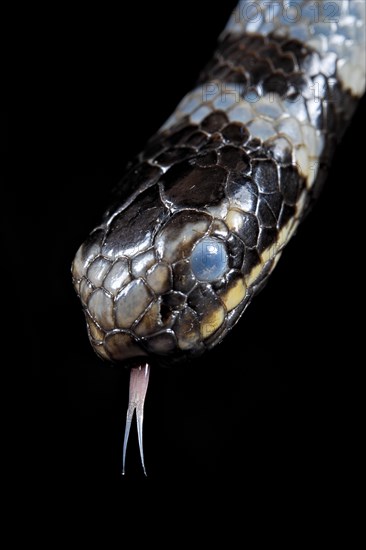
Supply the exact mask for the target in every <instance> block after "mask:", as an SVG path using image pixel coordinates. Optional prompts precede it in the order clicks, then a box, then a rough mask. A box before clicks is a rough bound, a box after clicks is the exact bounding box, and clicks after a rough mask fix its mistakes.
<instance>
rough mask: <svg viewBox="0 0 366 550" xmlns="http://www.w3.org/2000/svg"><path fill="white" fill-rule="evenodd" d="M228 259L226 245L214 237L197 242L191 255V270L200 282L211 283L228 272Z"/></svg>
mask: <svg viewBox="0 0 366 550" xmlns="http://www.w3.org/2000/svg"><path fill="white" fill-rule="evenodd" d="M227 265H228V257H227V252H226V248H225V245H224V243H222V242H221V241H219V240H218V239H213V238H212V237H204V238H203V239H201V240H200V241H198V242H197V244H196V246H195V247H194V249H193V252H192V255H191V268H192V271H193V273H194V275H195V277H196V278H197V279H198V280H199V281H203V282H206V283H210V282H212V281H215V280H216V279H219V278H220V277H222V275H223V274H224V273H225V271H226V270H227Z"/></svg>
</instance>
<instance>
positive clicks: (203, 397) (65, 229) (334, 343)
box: [15, 1, 365, 496]
mask: <svg viewBox="0 0 366 550" xmlns="http://www.w3.org/2000/svg"><path fill="white" fill-rule="evenodd" d="M234 4H235V2H234V3H233V2H231V3H230V2H229V3H227V5H225V7H224V8H220V9H219V8H217V7H215V6H214V5H213V4H212V3H201V4H200V5H197V2H194V1H186V2H184V5H183V4H179V5H178V4H177V5H174V6H173V5H172V6H171V8H168V9H166V11H165V12H164V14H163V11H164V8H162V7H159V6H158V5H156V4H153V3H149V4H144V3H141V2H139V3H138V4H137V3H136V5H135V6H131V5H130V6H129V7H128V8H127V7H122V13H121V12H120V10H121V6H119V8H118V12H117V11H116V12H115V13H114V12H113V11H112V10H111V11H108V12H107V11H104V13H101V9H100V8H95V10H94V11H93V9H92V8H89V11H88V13H83V14H76V13H73V12H69V13H66V14H65V13H60V14H59V16H58V17H57V22H56V21H54V20H51V21H50V22H49V26H48V30H47V31H46V35H47V37H46V38H45V40H46V43H47V44H48V45H49V49H50V52H49V59H48V58H47V60H46V59H45V60H44V64H43V66H42V73H43V74H42V82H44V86H43V91H42V94H43V95H42V99H43V100H44V108H43V112H42V113H41V114H40V116H41V117H42V128H43V133H44V136H43V145H42V150H41V151H40V152H39V153H40V158H41V165H42V167H41V169H40V172H41V173H42V176H41V177H42V180H43V179H44V180H45V183H46V189H47V191H46V192H45V198H44V206H42V209H41V210H42V213H41V215H40V217H39V220H38V221H39V222H40V225H39V228H38V230H37V231H38V232H37V246H38V248H39V250H41V255H37V261H36V262H35V264H34V271H35V275H36V279H38V280H39V278H40V279H41V280H40V292H39V293H36V294H35V298H36V302H35V305H34V308H35V312H36V315H35V318H37V322H36V321H35V322H34V326H33V327H32V332H33V338H32V340H33V344H34V350H33V352H34V363H33V374H34V377H33V380H34V382H35V384H34V391H33V396H34V399H33V405H34V406H35V409H36V412H37V417H36V424H35V425H34V431H35V432H37V433H38V435H39V441H38V440H37V441H38V443H37V445H38V447H36V448H38V449H39V450H40V452H38V450H36V451H35V455H36V457H37V458H36V461H37V464H38V466H39V475H40V476H41V477H42V478H44V477H45V475H46V477H47V483H48V484H49V486H50V487H51V488H52V487H53V488H54V487H58V488H62V489H63V490H65V489H67V490H69V491H71V493H72V494H74V493H75V491H78V490H79V489H80V488H83V490H85V488H86V487H88V488H89V489H91V490H93V489H94V488H96V487H104V488H108V489H110V490H112V491H116V492H117V493H120V494H121V495H123V494H124V492H125V491H127V487H130V486H131V485H134V484H136V483H139V484H143V485H145V486H146V487H147V486H149V485H152V484H153V483H154V482H156V481H158V482H159V484H161V483H162V482H169V484H170V485H171V486H172V487H174V486H175V485H179V484H180V483H181V482H184V483H188V484H189V483H190V482H192V484H193V485H194V484H195V483H196V482H197V480H207V481H209V482H210V484H212V485H215V486H216V484H220V483H226V484H228V486H233V487H236V488H237V487H245V488H246V489H247V490H249V489H254V490H255V491H257V490H258V491H259V492H263V494H265V492H266V491H267V490H268V488H269V487H271V486H273V485H275V486H276V487H277V488H278V489H279V490H282V489H284V488H294V490H295V491H297V492H302V491H311V490H312V489H313V488H316V490H317V491H319V490H321V491H324V494H327V495H328V496H329V495H330V494H334V495H337V494H338V492H339V491H340V489H341V488H342V487H344V486H347V485H348V483H350V478H349V476H350V475H352V473H351V472H352V470H353V461H354V460H356V456H357V439H358V437H357V427H358V420H357V419H358V410H357V407H358V404H359V401H358V400H357V398H356V388H357V386H358V385H359V383H360V370H361V367H360V360H359V359H357V355H356V350H357V348H358V349H360V342H359V339H360V336H358V335H357V334H359V331H358V326H357V321H356V320H355V315H354V308H355V306H356V309H357V302H358V299H357V296H358V292H359V290H358V285H357V280H358V277H359V273H360V271H361V268H360V261H361V257H360V252H361V250H362V249H361V248H360V247H359V246H358V242H359V240H357V239H359V236H360V232H361V231H363V224H362V222H361V218H360V216H359V214H356V212H357V211H358V212H359V211H360V209H358V208H357V206H358V205H357V196H358V189H359V188H360V187H361V186H362V185H363V183H362V182H363V180H364V174H363V167H364V151H363V149H364V146H363V143H362V140H360V139H359V138H358V137H356V136H357V134H358V133H359V134H361V135H362V134H363V132H364V122H363V120H364V114H365V101H363V102H362V104H361V105H360V108H359V110H358V111H357V113H356V116H355V118H354V121H353V123H352V126H351V127H350V128H349V130H348V132H347V134H346V136H345V138H344V141H343V143H342V144H341V146H340V147H339V150H338V153H337V155H336V158H335V161H334V163H333V166H332V169H331V173H330V176H329V179H328V182H327V184H326V187H325V189H324V192H323V194H322V196H321V198H320V200H319V202H318V204H317V206H316V207H315V209H314V211H313V213H312V214H311V215H310V216H309V217H308V218H307V220H306V221H305V222H304V224H303V225H302V226H301V229H300V230H299V232H298V234H297V236H296V237H295V238H294V239H293V241H292V242H291V243H290V244H289V246H288V247H287V250H286V252H285V253H284V254H283V257H282V259H281V261H280V263H279V265H278V267H277V269H276V271H275V273H274V274H273V275H272V277H271V280H270V282H269V284H268V286H267V287H266V289H265V290H264V291H263V293H261V295H259V296H258V297H257V298H256V300H255V301H254V303H253V304H252V305H251V307H250V308H249V309H248V311H247V312H246V314H245V316H244V317H243V319H242V320H241V322H240V323H239V325H238V326H237V327H236V328H235V329H234V331H233V332H232V333H231V334H230V335H229V336H228V337H227V338H226V340H225V341H224V343H223V344H222V345H220V346H219V347H217V348H216V349H215V350H214V351H213V352H211V353H207V354H206V355H204V356H203V357H202V358H201V359H199V360H198V361H197V362H196V363H195V364H192V365H190V366H182V367H174V368H172V369H156V370H154V371H153V372H152V373H151V378H150V387H149V392H148V395H147V400H146V405H145V426H144V442H145V459H146V466H147V471H148V478H147V479H146V480H145V479H144V477H143V473H142V470H141V467H140V463H139V457H138V449H137V441H136V434H135V431H134V430H133V431H132V433H131V440H130V445H129V450H128V459H127V474H128V475H127V476H126V477H125V478H122V477H121V475H120V471H121V452H122V440H123V430H124V417H125V411H126V407H127V398H128V372H127V371H126V370H124V369H119V368H115V367H114V368H110V367H109V366H108V365H106V364H103V363H102V362H101V361H100V360H99V359H98V358H97V357H96V356H95V355H94V353H93V351H92V349H91V346H90V344H89V342H88V339H87V335H86V328H85V321H84V318H83V314H82V311H81V307H80V304H79V302H78V300H77V298H76V296H75V295H74V290H73V288H72V284H71V276H70V264H71V261H72V258H73V256H74V254H75V252H76V250H77V248H78V246H79V244H80V243H81V242H82V241H83V240H84V239H85V237H86V236H87V234H88V232H89V231H90V230H91V229H92V228H93V227H94V226H95V225H96V224H97V223H98V221H99V219H100V215H101V214H102V212H103V210H104V208H105V207H106V206H107V205H108V193H109V190H110V189H111V187H112V186H113V185H115V183H116V182H118V180H119V179H120V177H121V175H122V174H123V170H124V165H125V164H126V162H127V161H128V160H129V159H130V158H131V157H133V155H134V154H136V153H137V152H138V151H139V150H141V149H142V148H143V146H144V143H145V142H146V140H147V139H148V138H149V137H150V136H151V135H152V134H153V133H154V132H155V131H156V129H157V128H159V126H160V125H161V124H162V123H163V122H164V121H165V119H166V118H167V117H168V116H169V115H170V114H171V112H172V111H173V110H174V108H175V106H176V104H177V103H178V102H179V100H180V99H181V98H182V97H183V95H184V94H185V93H187V92H188V91H189V90H191V89H192V87H193V86H194V83H195V80H196V78H197V75H198V73H199V71H200V69H201V68H202V67H203V65H204V64H205V62H206V61H207V60H208V59H209V57H210V55H211V53H212V51H213V49H214V47H215V42H216V38H217V36H218V34H219V32H220V31H221V29H222V28H223V26H224V24H225V21H226V19H227V17H228V16H229V14H230V11H231V8H232V7H233V6H234ZM163 15H164V19H163ZM127 29H128V30H129V36H127ZM168 51H169V52H170V57H169V59H168V57H167V52H168ZM362 117H363V120H362ZM42 159H43V160H42ZM361 210H362V209H361ZM17 258H18V260H15V261H17V262H18V266H19V269H21V265H20V260H19V256H17ZM37 262H38V263H37ZM39 262H41V263H42V266H40V264H39ZM40 267H41V269H40ZM40 274H41V276H40ZM361 291H362V287H361ZM40 296H41V298H40ZM32 324H33V323H32ZM143 485H141V486H143Z"/></svg>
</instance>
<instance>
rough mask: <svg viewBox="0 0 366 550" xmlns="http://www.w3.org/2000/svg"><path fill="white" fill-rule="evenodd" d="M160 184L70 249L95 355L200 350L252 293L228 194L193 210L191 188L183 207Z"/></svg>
mask: <svg viewBox="0 0 366 550" xmlns="http://www.w3.org/2000/svg"><path fill="white" fill-rule="evenodd" d="M231 187H232V185H231ZM166 189H167V186H165V187H162V185H161V183H159V185H155V186H152V187H151V188H149V189H146V190H144V191H143V192H140V193H138V194H137V195H136V196H135V197H134V198H132V199H131V200H130V201H129V202H127V203H124V205H123V207H121V208H119V209H116V210H115V211H114V212H112V213H111V212H109V213H108V215H107V217H106V219H105V222H104V223H103V224H102V225H101V226H99V227H98V228H97V229H95V230H94V231H93V232H92V233H91V234H90V236H89V237H88V239H87V240H86V241H85V242H84V243H83V244H82V246H81V247H80V248H79V250H78V252H77V254H76V256H75V259H74V262H73V266H72V274H73V282H74V286H75V289H76V292H77V294H78V296H79V297H80V300H81V302H82V305H83V308H84V312H85V316H86V320H87V326H88V333H89V338H90V341H91V343H92V345H93V348H94V350H95V351H96V352H97V354H98V355H99V356H101V357H102V358H103V359H106V360H111V361H113V362H122V361H126V360H127V361H131V360H140V359H143V358H144V357H145V358H146V356H149V358H152V357H153V356H157V357H158V361H159V362H162V363H164V362H170V361H171V360H172V359H174V360H175V359H179V358H180V357H182V358H183V357H187V356H195V355H199V354H200V353H202V352H203V351H204V350H205V349H209V348H211V347H213V346H214V345H215V344H216V343H218V342H219V341H220V340H221V339H222V338H223V337H224V336H225V334H226V333H227V331H228V330H229V329H230V328H231V327H232V326H233V325H234V324H235V323H236V321H237V320H238V319H239V317H240V315H241V313H242V312H243V311H244V309H245V306H246V305H247V304H248V301H249V299H250V296H251V292H250V291H249V290H248V288H247V283H246V280H245V277H244V275H243V265H244V263H245V261H246V260H245V257H244V256H245V254H244V253H245V246H244V243H243V240H242V239H240V238H239V237H238V234H237V232H235V231H233V230H232V229H231V228H230V227H229V225H230V223H231V224H232V225H233V224H234V223H236V225H240V220H239V218H240V213H239V211H235V210H230V202H229V201H228V199H227V197H226V196H223V197H222V196H220V197H219V200H216V201H215V197H214V200H211V206H210V208H198V205H195V204H194V200H193V201H192V193H191V194H190V195H188V199H187V205H182V206H181V205H178V206H177V205H174V204H173V205H172V200H170V198H171V197H169V196H167V193H166ZM162 191H165V194H164V193H163V192H162ZM248 192H249V191H248ZM201 196H202V194H201ZM193 199H194V197H193ZM211 199H212V197H211ZM188 202H189V203H190V204H193V205H194V208H192V207H191V208H189V207H188ZM230 220H231V222H230ZM244 221H245V220H244ZM244 221H243V220H241V222H242V224H243V223H244ZM248 258H249V256H248V254H247V256H246V259H247V260H248Z"/></svg>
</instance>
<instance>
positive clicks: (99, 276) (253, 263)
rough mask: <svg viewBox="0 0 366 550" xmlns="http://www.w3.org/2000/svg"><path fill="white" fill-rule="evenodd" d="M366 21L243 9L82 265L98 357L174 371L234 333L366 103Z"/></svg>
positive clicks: (83, 294)
mask: <svg viewBox="0 0 366 550" xmlns="http://www.w3.org/2000/svg"><path fill="white" fill-rule="evenodd" d="M365 19H366V17H365V3H364V1H363V0H334V1H331V2H314V1H313V0H291V1H288V0H279V1H277V2H268V1H263V0H259V1H256V2H251V1H249V0H243V1H241V2H239V4H238V6H237V8H236V10H235V11H234V13H233V14H232V16H231V18H230V20H229V22H228V24H227V26H226V27H225V29H224V31H223V33H222V34H221V36H220V39H219V43H218V47H217V50H216V52H215V53H214V56H213V58H212V60H211V61H210V62H209V63H208V65H207V66H206V67H205V68H204V70H203V71H202V73H201V75H200V77H199V81H198V84H197V87H196V88H195V89H194V90H193V91H192V92H190V93H189V94H187V95H186V97H185V98H184V99H183V100H182V101H181V103H180V104H179V105H178V107H177V109H176V110H175V112H174V113H173V115H172V116H171V117H170V118H169V119H168V121H167V122H166V123H165V124H164V125H163V126H162V128H161V129H160V130H159V131H158V132H157V133H156V135H154V136H153V137H152V138H151V139H150V141H149V142H148V144H147V146H146V148H145V150H144V151H143V152H142V153H141V154H139V155H138V157H137V158H136V159H135V160H134V161H133V162H132V163H131V164H130V165H129V167H128V169H127V171H126V173H125V175H124V177H123V180H122V181H121V183H120V185H119V187H118V192H117V198H116V201H115V202H114V204H113V205H112V206H111V208H109V209H108V211H107V212H106V213H105V215H104V218H103V220H102V223H101V224H100V225H99V226H98V227H97V228H96V229H94V231H92V233H91V234H90V236H89V237H88V239H87V240H86V241H85V242H84V243H83V244H82V245H81V247H80V248H79V250H78V252H77V254H76V257H75V259H74V262H73V267H72V275H73V283H74V286H75V289H76V292H77V294H78V296H79V297H80V300H81V302H82V305H83V309H84V312H85V316H86V320H87V326H88V334H89V338H90V341H91V343H92V346H93V348H94V350H95V351H96V353H97V354H98V355H99V356H100V357H101V358H102V359H105V360H107V361H112V362H116V363H119V362H125V361H127V362H131V361H132V362H134V361H140V360H143V359H146V360H149V361H150V360H152V361H154V358H155V359H156V360H157V362H158V363H171V362H172V361H175V360H178V359H184V358H187V357H189V356H197V355H199V354H201V353H202V352H204V351H205V350H206V349H210V348H212V347H214V346H215V345H216V344H218V343H219V342H220V341H221V340H222V339H223V338H224V337H225V335H226V334H227V333H228V332H229V331H230V330H231V329H232V328H233V326H234V325H235V324H236V323H237V321H238V320H239V318H240V317H241V315H242V314H243V312H244V311H245V309H246V308H247V306H248V305H249V303H250V302H251V300H252V299H253V297H254V296H255V295H256V294H257V293H258V292H259V291H260V290H261V289H262V288H263V286H264V285H265V283H266V281H267V280H268V277H269V275H270V274H271V272H272V271H273V269H274V268H275V266H276V264H277V262H278V260H279V258H280V256H281V253H282V251H283V249H284V247H285V246H286V244H287V243H288V241H289V240H290V238H291V236H292V235H293V234H294V233H295V231H296V229H297V227H298V225H299V223H300V222H301V220H302V219H303V218H304V216H305V215H306V213H307V212H308V211H309V209H310V208H311V206H312V204H313V202H314V200H315V199H316V198H317V196H318V194H319V190H320V189H321V186H322V182H323V181H324V176H325V174H326V171H327V167H328V166H329V163H330V161H331V158H332V155H333V153H334V150H335V147H336V145H337V142H338V141H339V140H340V138H341V136H342V134H343V132H344V130H345V128H346V127H347V123H348V121H349V120H350V118H351V116H352V114H353V112H354V109H355V107H356V105H357V101H358V99H359V98H360V97H361V96H362V94H363V93H364V91H365V82H366V77H365Z"/></svg>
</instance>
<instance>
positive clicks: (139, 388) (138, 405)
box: [122, 363, 150, 476]
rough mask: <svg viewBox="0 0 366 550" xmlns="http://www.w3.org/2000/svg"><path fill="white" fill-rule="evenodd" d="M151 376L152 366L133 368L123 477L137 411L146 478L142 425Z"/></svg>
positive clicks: (124, 445)
mask: <svg viewBox="0 0 366 550" xmlns="http://www.w3.org/2000/svg"><path fill="white" fill-rule="evenodd" d="M149 375H150V365H148V363H144V364H143V365H139V366H138V367H133V368H132V369H131V373H130V392H129V399H128V408H127V415H126V427H125V437H124V440H123V459H122V462H123V465H122V475H125V466H126V450H127V443H128V437H129V435H130V429H131V424H132V419H133V415H134V412H135V411H136V423H137V435H138V440H139V448H140V457H141V464H142V468H143V470H144V474H145V476H146V475H147V474H146V468H145V461H144V447H143V443H142V425H143V422H144V403H145V397H146V392H147V387H148V385H149Z"/></svg>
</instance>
